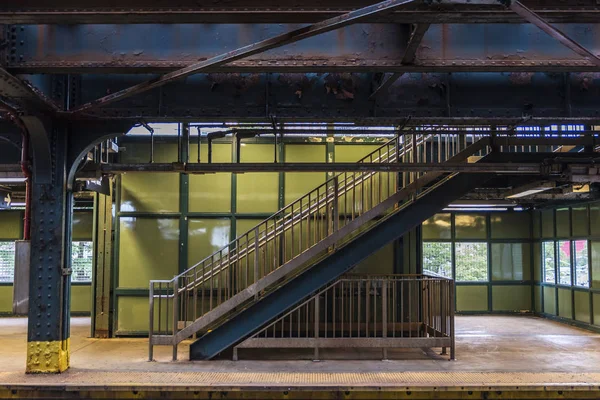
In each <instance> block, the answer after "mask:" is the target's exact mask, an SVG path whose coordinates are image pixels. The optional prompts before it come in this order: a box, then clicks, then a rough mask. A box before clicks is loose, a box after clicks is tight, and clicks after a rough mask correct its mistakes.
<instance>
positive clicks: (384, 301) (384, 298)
mask: <svg viewBox="0 0 600 400" xmlns="http://www.w3.org/2000/svg"><path fill="white" fill-rule="evenodd" d="M381 319H382V330H383V332H382V335H381V336H382V337H383V338H387V335H388V331H387V329H388V326H387V323H388V285H387V280H386V278H383V279H382V280H381ZM383 359H384V360H387V348H385V347H384V348H383Z"/></svg>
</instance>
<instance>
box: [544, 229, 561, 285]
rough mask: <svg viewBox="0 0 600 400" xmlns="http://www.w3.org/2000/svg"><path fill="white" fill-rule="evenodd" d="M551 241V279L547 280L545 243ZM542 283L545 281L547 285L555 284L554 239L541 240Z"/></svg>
mask: <svg viewBox="0 0 600 400" xmlns="http://www.w3.org/2000/svg"><path fill="white" fill-rule="evenodd" d="M549 243H552V263H553V268H552V271H553V278H554V279H553V280H551V281H549V280H548V279H547V275H546V272H547V271H548V269H547V268H546V249H545V247H546V244H549ZM541 250H542V257H541V259H542V283H546V284H549V285H556V258H557V257H556V241H555V240H542V246H541Z"/></svg>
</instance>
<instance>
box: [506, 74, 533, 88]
mask: <svg viewBox="0 0 600 400" xmlns="http://www.w3.org/2000/svg"><path fill="white" fill-rule="evenodd" d="M533 74H534V73H533V72H511V73H510V74H509V75H508V80H509V81H510V82H511V83H512V84H513V85H528V84H530V83H531V80H532V79H533Z"/></svg>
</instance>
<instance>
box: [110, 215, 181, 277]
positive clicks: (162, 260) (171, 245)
mask: <svg viewBox="0 0 600 400" xmlns="http://www.w3.org/2000/svg"><path fill="white" fill-rule="evenodd" d="M178 243H179V220H178V219H166V218H163V219H159V218H137V217H121V219H120V243H119V283H118V286H119V287H120V288H141V289H147V288H148V283H149V281H150V280H152V279H171V278H173V276H175V275H176V274H177V273H178V259H179V249H178V248H179V245H178Z"/></svg>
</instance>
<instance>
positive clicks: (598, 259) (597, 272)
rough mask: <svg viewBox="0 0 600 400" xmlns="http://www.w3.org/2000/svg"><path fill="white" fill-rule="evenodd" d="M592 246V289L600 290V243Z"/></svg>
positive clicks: (592, 243) (593, 243) (594, 243)
mask: <svg viewBox="0 0 600 400" xmlns="http://www.w3.org/2000/svg"><path fill="white" fill-rule="evenodd" d="M590 246H591V250H592V287H593V288H594V289H600V242H590ZM599 322H600V320H599Z"/></svg>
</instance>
